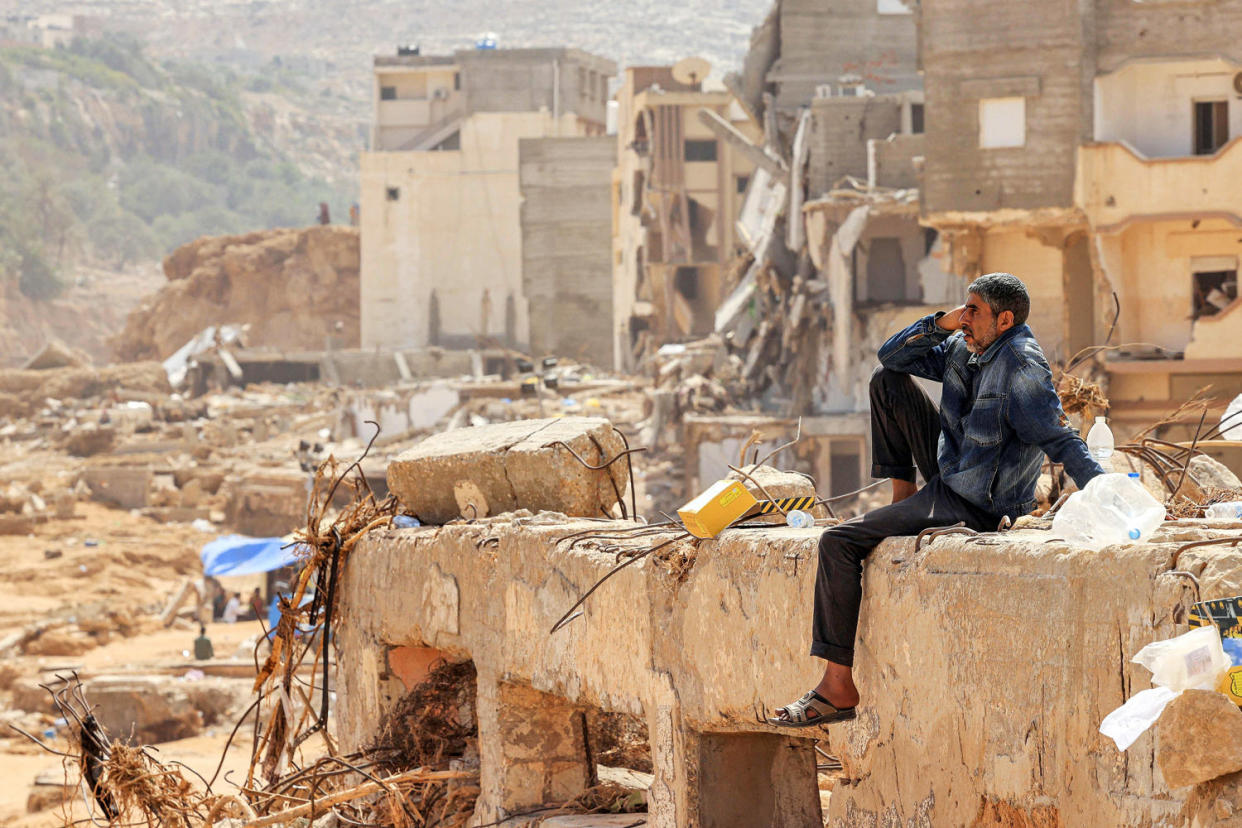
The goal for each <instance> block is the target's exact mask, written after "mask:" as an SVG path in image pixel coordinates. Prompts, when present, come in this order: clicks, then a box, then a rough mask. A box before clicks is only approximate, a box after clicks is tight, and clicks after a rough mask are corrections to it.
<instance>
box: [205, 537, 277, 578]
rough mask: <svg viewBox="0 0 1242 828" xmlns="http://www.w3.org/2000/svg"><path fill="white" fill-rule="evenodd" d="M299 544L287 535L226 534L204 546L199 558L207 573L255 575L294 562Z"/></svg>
mask: <svg viewBox="0 0 1242 828" xmlns="http://www.w3.org/2000/svg"><path fill="white" fill-rule="evenodd" d="M299 546H300V544H297V543H293V542H291V541H287V540H285V539H284V538H248V537H246V536H245V535H224V536H223V537H219V538H216V539H215V540H213V541H211V542H210V543H208V544H207V545H205V546H204V547H203V551H202V552H200V553H199V557H201V558H202V559H203V572H204V573H205V574H207V575H253V574H254V573H256V572H271V571H272V570H273V569H281V568H282V567H286V566H289V565H290V564H292V563H294V562H295V561H296V560H297V559H298V556H297V552H298V547H299Z"/></svg>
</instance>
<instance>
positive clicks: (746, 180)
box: [737, 175, 750, 195]
mask: <svg viewBox="0 0 1242 828" xmlns="http://www.w3.org/2000/svg"><path fill="white" fill-rule="evenodd" d="M749 184H750V176H749V175H739V176H738V177H737V194H738V195H742V194H744V193H745V192H746V187H747V186H748V185H749Z"/></svg>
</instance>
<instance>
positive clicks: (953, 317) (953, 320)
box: [936, 305, 966, 331]
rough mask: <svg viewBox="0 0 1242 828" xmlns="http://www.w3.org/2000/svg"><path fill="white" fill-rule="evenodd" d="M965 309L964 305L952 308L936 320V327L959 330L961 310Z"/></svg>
mask: <svg viewBox="0 0 1242 828" xmlns="http://www.w3.org/2000/svg"><path fill="white" fill-rule="evenodd" d="M965 310H966V306H965V305H962V306H961V307H957V308H954V309H953V310H951V311H949V312H948V313H946V314H945V315H944V316H941V317H940V318H939V319H937V320H936V325H937V327H939V328H941V329H942V330H946V331H956V330H960V329H961V327H962V312H963V311H965Z"/></svg>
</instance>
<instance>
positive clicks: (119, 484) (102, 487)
mask: <svg viewBox="0 0 1242 828" xmlns="http://www.w3.org/2000/svg"><path fill="white" fill-rule="evenodd" d="M153 476H154V475H153V473H152V471H151V469H150V468H149V467H147V466H95V467H93V468H88V469H86V470H85V471H84V472H82V478H83V480H85V481H86V485H87V486H89V487H90V490H91V497H92V498H93V499H94V500H98V501H100V502H101V503H107V504H109V505H112V506H118V507H120V508H122V509H141V508H142V507H143V506H146V505H147V500H148V497H149V494H150V490H151V481H152V478H153Z"/></svg>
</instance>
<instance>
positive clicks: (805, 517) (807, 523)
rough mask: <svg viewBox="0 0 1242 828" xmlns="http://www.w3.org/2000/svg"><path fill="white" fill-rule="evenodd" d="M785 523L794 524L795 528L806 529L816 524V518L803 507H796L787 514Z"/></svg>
mask: <svg viewBox="0 0 1242 828" xmlns="http://www.w3.org/2000/svg"><path fill="white" fill-rule="evenodd" d="M785 524H786V525H787V526H792V527H793V528H794V529H806V528H808V527H811V526H814V525H815V518H813V517H811V515H810V513H808V512H804V511H802V510H801V509H794V510H793V511H791V512H788V513H787V514H786V515H785Z"/></svg>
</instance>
